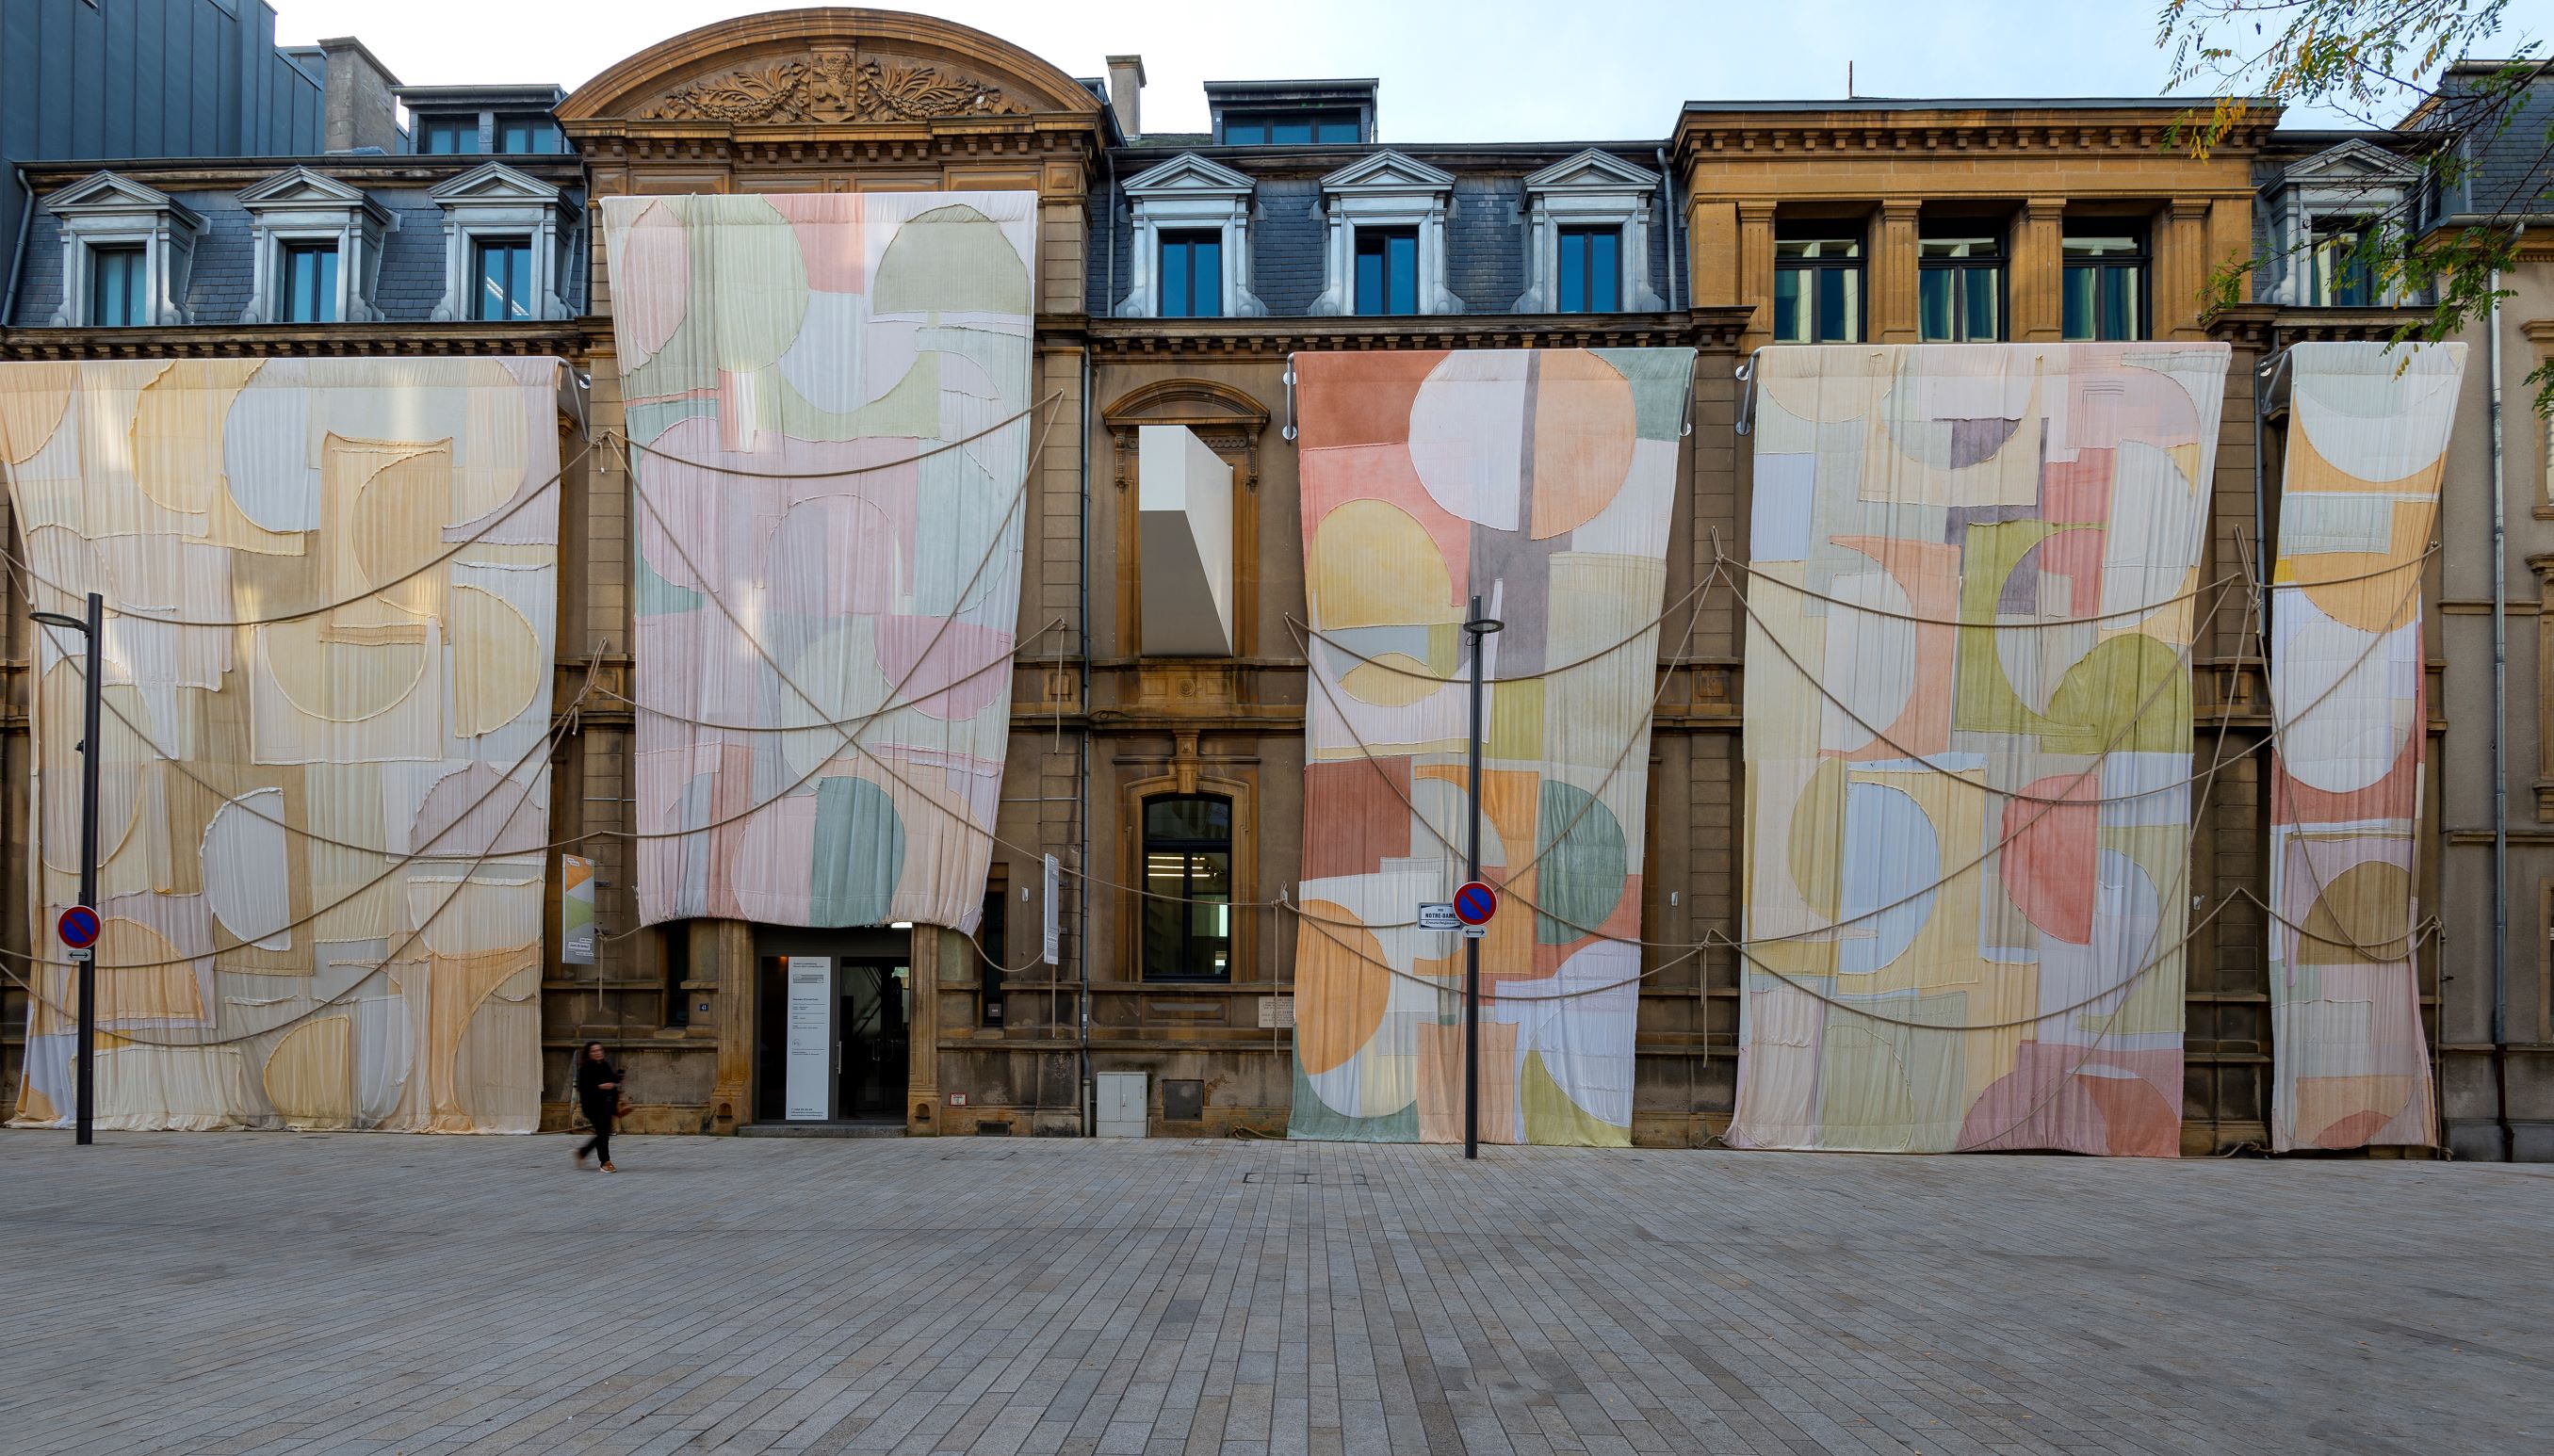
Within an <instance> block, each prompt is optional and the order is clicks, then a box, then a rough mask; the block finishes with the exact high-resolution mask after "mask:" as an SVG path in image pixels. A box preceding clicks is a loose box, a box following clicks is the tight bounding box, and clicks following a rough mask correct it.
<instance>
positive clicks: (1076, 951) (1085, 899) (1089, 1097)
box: [1073, 181, 1117, 1138]
mask: <svg viewBox="0 0 2554 1456" xmlns="http://www.w3.org/2000/svg"><path fill="white" fill-rule="evenodd" d="M1109 195H1110V199H1111V200H1110V201H1109V204H1108V208H1109V212H1108V217H1109V223H1108V256H1109V259H1110V263H1109V272H1110V274H1111V275H1112V277H1111V279H1110V280H1109V290H1110V291H1111V292H1114V291H1115V290H1116V280H1115V279H1114V277H1113V275H1114V274H1115V273H1116V263H1115V259H1116V257H1117V222H1116V217H1117V211H1116V208H1117V204H1116V201H1115V196H1116V184H1115V182H1114V181H1111V182H1110V184H1109ZM1075 576H1076V578H1077V581H1078V585H1077V586H1076V588H1075V590H1076V591H1078V592H1079V593H1080V594H1081V601H1080V605H1079V606H1078V607H1077V608H1076V611H1078V612H1079V613H1080V614H1081V619H1080V622H1079V625H1080V627H1081V636H1082V748H1081V753H1080V757H1081V762H1080V763H1078V764H1077V765H1075V769H1074V780H1075V782H1076V784H1078V785H1079V787H1080V792H1081V795H1082V802H1081V803H1080V804H1079V805H1076V806H1075V808H1074V818H1075V819H1076V820H1078V821H1080V823H1081V826H1082V847H1081V849H1080V850H1079V851H1078V852H1079V853H1080V855H1081V858H1080V860H1079V861H1078V866H1079V868H1080V869H1081V870H1082V885H1081V889H1082V903H1081V905H1080V907H1079V908H1078V909H1077V910H1076V911H1075V912H1074V914H1075V917H1076V920H1075V925H1074V933H1073V964H1074V969H1075V972H1076V974H1077V975H1078V976H1079V978H1080V979H1081V982H1082V988H1081V994H1080V995H1079V996H1077V997H1075V1004H1076V1005H1077V1006H1078V1007H1079V1008H1080V1009H1079V1011H1078V1012H1077V1013H1076V1020H1077V1021H1078V1022H1079V1024H1080V1025H1079V1032H1078V1036H1079V1040H1080V1042H1081V1044H1082V1135H1083V1136H1084V1137H1086V1138H1088V1137H1094V1136H1097V1135H1098V1133H1099V1131H1100V1129H1099V1127H1098V1125H1097V1124H1098V1117H1099V1107H1098V1104H1097V1103H1096V1102H1095V1100H1094V1098H1093V1085H1092V1079H1091V338H1090V336H1089V335H1088V334H1086V335H1084V336H1083V340H1082V567H1081V570H1079V571H1078V572H1076V573H1075Z"/></svg>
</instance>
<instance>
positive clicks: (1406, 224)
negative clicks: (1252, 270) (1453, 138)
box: [1312, 151, 1463, 315]
mask: <svg viewBox="0 0 2554 1456" xmlns="http://www.w3.org/2000/svg"><path fill="white" fill-rule="evenodd" d="M1453 201H1454V178H1453V175H1452V174H1451V173H1450V172H1445V171H1441V170H1439V169H1438V168H1433V167H1430V166H1429V165H1428V164H1426V163H1424V162H1417V161H1414V160H1412V159H1410V158H1407V157H1404V156H1402V155H1401V154H1400V153H1398V152H1389V151H1386V152H1377V153H1375V154H1374V155H1373V156H1371V157H1367V158H1364V159H1362V160H1360V161H1358V162H1355V163H1352V164H1350V165H1349V166H1347V167H1343V168H1339V169H1338V170H1337V171H1335V172H1332V173H1331V174H1330V175H1329V176H1326V177H1324V178H1322V208H1323V211H1324V213H1325V214H1326V215H1327V217H1328V219H1329V227H1328V231H1327V232H1326V234H1325V235H1324V239H1323V245H1322V296H1321V297H1319V298H1316V299H1314V300H1313V307H1312V312H1314V313H1315V314H1342V315H1353V314H1355V312H1356V232H1357V229H1358V228H1361V227H1366V228H1415V229H1417V230H1418V233H1419V298H1418V303H1419V312H1420V313H1421V314H1423V315H1424V314H1448V313H1460V312H1462V311H1463V300H1462V299H1460V298H1457V297H1455V296H1454V292H1453V290H1452V289H1451V288H1450V287H1448V286H1447V285H1446V218H1447V215H1448V214H1449V213H1450V212H1451V211H1452V209H1453Z"/></svg>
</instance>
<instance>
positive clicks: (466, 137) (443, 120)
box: [416, 116, 479, 157]
mask: <svg viewBox="0 0 2554 1456" xmlns="http://www.w3.org/2000/svg"><path fill="white" fill-rule="evenodd" d="M417 126H418V127H419V128H420V129H421V130H420V133H419V136H418V139H417V148H416V150H417V151H419V152H422V153H425V154H427V155H428V156H436V157H441V156H449V155H451V154H454V153H469V152H476V151H478V150H479V118H477V117H475V116H429V117H426V118H424V119H423V120H421V121H419V122H418V123H417Z"/></svg>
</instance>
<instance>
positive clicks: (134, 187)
mask: <svg viewBox="0 0 2554 1456" xmlns="http://www.w3.org/2000/svg"><path fill="white" fill-rule="evenodd" d="M44 205H45V210H46V211H48V212H50V213H52V214H54V216H55V217H56V218H57V219H58V220H59V225H60V230H61V246H62V294H61V298H60V300H59V301H58V304H57V305H56V306H55V309H54V312H53V316H52V317H51V318H49V319H47V320H46V324H47V326H48V327H51V328H92V327H99V326H100V325H98V324H97V322H96V320H94V319H92V318H90V317H89V316H88V313H89V294H90V292H91V288H90V275H91V272H92V270H91V268H90V260H91V258H92V256H93V255H94V253H95V250H97V249H100V248H133V247H139V248H141V249H142V255H143V257H142V272H143V280H144V286H145V288H146V289H147V292H146V294H145V297H144V300H143V316H144V319H145V321H146V324H148V325H170V324H187V323H192V322H194V318H193V316H192V314H190V313H189V312H188V310H187V308H186V285H187V281H188V280H189V278H190V277H191V276H192V274H193V271H194V261H195V241H196V239H197V238H198V237H200V236H201V235H202V233H203V230H204V219H203V217H202V216H201V215H200V214H198V213H197V212H196V211H195V210H194V209H192V208H190V207H188V206H186V205H185V204H184V203H181V202H179V201H178V200H177V199H175V198H174V197H172V196H170V195H169V194H168V193H166V192H163V191H161V190H160V189H159V188H157V187H149V186H145V185H143V184H142V183H140V182H137V181H134V180H133V179H132V178H130V177H125V176H119V175H117V174H116V173H115V172H112V171H99V172H92V173H90V174H89V175H87V176H85V177H82V178H81V179H79V180H78V181H76V182H73V183H71V184H70V185H69V186H67V187H64V188H62V189H61V190H59V191H58V192H56V193H54V194H53V195H52V196H51V197H48V198H46V199H45V204H44Z"/></svg>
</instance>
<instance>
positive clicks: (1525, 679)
mask: <svg viewBox="0 0 2554 1456" xmlns="http://www.w3.org/2000/svg"><path fill="white" fill-rule="evenodd" d="M1710 585H1711V575H1710V574H1709V573H1705V574H1704V576H1703V579H1702V580H1701V581H1698V582H1696V583H1694V584H1693V586H1691V587H1690V588H1688V589H1686V591H1685V594H1684V595H1683V596H1682V597H1679V598H1678V599H1676V600H1675V601H1674V602H1671V603H1669V604H1668V605H1667V606H1666V607H1665V608H1664V609H1662V610H1661V611H1660V613H1659V615H1658V616H1653V617H1651V618H1650V619H1649V620H1648V621H1645V622H1643V623H1641V624H1640V625H1639V626H1637V627H1634V628H1633V629H1632V634H1631V635H1630V636H1628V637H1624V638H1623V639H1621V640H1620V641H1618V642H1616V643H1614V645H1612V646H1610V647H1599V648H1597V649H1596V650H1595V651H1593V652H1590V653H1588V654H1587V655H1586V656H1584V657H1581V658H1578V659H1576V660H1575V661H1571V662H1565V663H1563V664H1561V665H1560V666H1559V667H1547V668H1544V669H1543V670H1542V671H1540V672H1503V673H1501V674H1499V675H1498V676H1497V677H1496V678H1494V679H1492V681H1494V682H1502V683H1530V682H1533V681H1534V680H1535V679H1537V678H1548V677H1559V676H1560V675H1561V674H1563V673H1565V672H1570V671H1573V670H1575V669H1577V668H1581V667H1585V666H1586V665H1587V664H1589V663H1591V662H1595V661H1598V660H1600V659H1602V658H1607V657H1611V656H1613V655H1614V654H1615V653H1617V652H1620V651H1622V650H1623V649H1624V648H1626V647H1629V646H1631V645H1632V644H1633V643H1635V642H1637V641H1639V640H1641V639H1642V638H1643V637H1646V636H1648V635H1649V634H1650V633H1651V632H1652V631H1653V630H1655V629H1657V628H1658V627H1659V626H1660V625H1662V624H1663V623H1665V622H1666V621H1667V619H1668V618H1669V617H1670V616H1675V615H1676V610H1677V609H1678V608H1680V607H1683V605H1684V604H1686V603H1687V602H1690V601H1692V600H1693V599H1694V598H1696V597H1698V596H1700V595H1702V593H1703V591H1704V589H1705V588H1707V587H1709V586H1710ZM1700 611H1701V609H1700V608H1696V609H1695V614H1696V615H1697V616H1698V615H1699V614H1700ZM1285 622H1286V627H1287V629H1288V630H1289V631H1291V632H1293V633H1294V634H1295V640H1296V641H1297V642H1298V643H1301V642H1302V641H1303V640H1304V636H1305V634H1306V633H1310V634H1311V635H1312V636H1313V637H1314V639H1315V640H1317V641H1320V642H1322V643H1324V644H1325V645H1327V646H1329V647H1330V648H1331V650H1332V651H1335V652H1339V653H1343V654H1345V655H1346V656H1349V657H1353V658H1355V659H1356V660H1357V661H1359V662H1362V663H1364V664H1365V665H1366V666H1368V667H1374V668H1380V669H1382V670H1383V671H1385V672H1388V673H1391V674H1393V675H1394V676H1396V677H1406V678H1416V679H1418V680H1419V681H1421V682H1423V683H1438V684H1441V685H1444V686H1448V687H1451V686H1453V685H1454V684H1457V683H1462V682H1465V681H1468V679H1466V678H1460V677H1446V676H1441V675H1440V674H1437V673H1433V672H1419V671H1416V670H1414V669H1411V668H1407V667H1402V666H1400V665H1398V664H1396V663H1391V662H1386V661H1384V660H1383V659H1382V658H1380V657H1368V656H1367V655H1365V654H1364V653H1362V652H1360V651H1358V650H1357V649H1355V648H1354V647H1350V646H1347V645H1346V644H1344V643H1342V642H1340V641H1339V640H1337V639H1336V638H1335V637H1333V636H1332V635H1331V634H1330V633H1328V632H1325V631H1323V630H1322V629H1321V628H1320V627H1317V626H1315V625H1313V624H1312V623H1311V622H1308V621H1306V620H1304V619H1303V618H1302V617H1300V616H1296V615H1295V614H1293V613H1291V612H1289V613H1287V614H1286V615H1285ZM1692 637H1693V629H1692V628H1691V627H1690V626H1688V627H1686V629H1685V638H1686V640H1688V641H1690V640H1691V639H1692ZM1474 650H1476V651H1477V650H1478V649H1477V648H1475V649H1474ZM1304 655H1305V656H1306V657H1307V658H1310V657H1311V656H1312V651H1311V649H1309V648H1307V649H1306V650H1305V653H1304ZM1678 655H1679V656H1680V657H1682V656H1683V649H1682V648H1680V649H1678Z"/></svg>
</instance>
